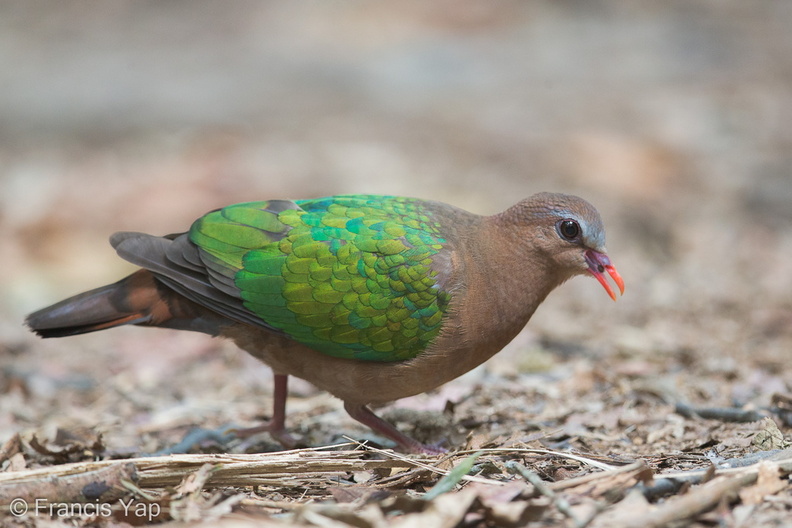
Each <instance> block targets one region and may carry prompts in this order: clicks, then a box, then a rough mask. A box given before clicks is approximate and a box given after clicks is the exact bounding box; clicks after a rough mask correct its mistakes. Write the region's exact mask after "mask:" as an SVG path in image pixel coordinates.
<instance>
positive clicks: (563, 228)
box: [556, 219, 580, 241]
mask: <svg viewBox="0 0 792 528" xmlns="http://www.w3.org/2000/svg"><path fill="white" fill-rule="evenodd" d="M556 228H557V229H558V233H559V234H560V235H561V237H562V238H564V239H566V240H569V241H572V240H575V239H576V238H577V237H579V236H580V224H578V223H577V222H576V221H574V220H570V219H566V220H561V221H560V222H558V224H557V225H556Z"/></svg>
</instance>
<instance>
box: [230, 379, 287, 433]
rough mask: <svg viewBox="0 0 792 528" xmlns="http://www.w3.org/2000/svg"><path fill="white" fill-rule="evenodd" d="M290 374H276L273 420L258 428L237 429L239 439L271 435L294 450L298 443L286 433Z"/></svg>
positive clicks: (273, 395)
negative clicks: (265, 434) (259, 434)
mask: <svg viewBox="0 0 792 528" xmlns="http://www.w3.org/2000/svg"><path fill="white" fill-rule="evenodd" d="M288 382H289V376H288V374H275V390H274V392H273V394H272V398H273V400H274V401H273V404H272V419H271V420H270V421H269V422H267V423H263V424H261V425H257V426H256V427H248V428H246V429H236V430H235V431H234V434H235V435H236V436H238V437H239V438H248V437H250V436H253V435H254V434H258V433H269V434H270V436H272V438H274V439H275V440H276V441H278V442H279V443H280V444H281V445H282V446H283V447H286V448H289V449H290V448H293V447H294V446H296V445H297V441H296V440H295V439H294V437H292V435H290V434H289V433H288V432H287V431H286V396H287V395H288V392H289V390H288Z"/></svg>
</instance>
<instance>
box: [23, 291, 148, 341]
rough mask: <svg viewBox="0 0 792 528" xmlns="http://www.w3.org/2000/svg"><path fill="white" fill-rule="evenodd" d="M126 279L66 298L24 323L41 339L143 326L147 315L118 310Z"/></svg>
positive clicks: (40, 311)
mask: <svg viewBox="0 0 792 528" xmlns="http://www.w3.org/2000/svg"><path fill="white" fill-rule="evenodd" d="M127 280H128V278H127V279H123V280H121V281H119V282H116V283H114V284H108V285H106V286H102V287H100V288H96V289H94V290H91V291H87V292H85V293H81V294H78V295H75V296H73V297H69V298H68V299H64V300H62V301H60V302H58V303H56V304H53V305H52V306H48V307H47V308H43V309H41V310H39V311H37V312H34V313H32V314H30V315H29V316H28V317H27V319H26V320H25V323H26V324H27V325H28V326H29V327H30V329H31V330H33V331H34V332H35V333H37V334H38V335H40V336H41V337H65V336H72V335H77V334H86V333H88V332H95V331H97V330H104V329H105V328H112V327H114V326H120V325H125V324H145V323H146V322H148V320H149V319H150V315H149V314H146V313H141V312H140V311H134V310H124V309H119V306H122V305H124V304H127V303H125V302H123V298H124V297H125V294H126V289H127V288H126V286H127V284H126V283H127Z"/></svg>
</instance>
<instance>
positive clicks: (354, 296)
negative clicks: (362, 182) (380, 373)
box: [190, 196, 450, 361]
mask: <svg viewBox="0 0 792 528" xmlns="http://www.w3.org/2000/svg"><path fill="white" fill-rule="evenodd" d="M272 203H273V202H251V203H245V204H237V205H232V206H229V207H226V208H224V209H221V210H218V211H214V212H212V213H209V214H208V215H206V216H204V217H202V218H201V219H199V220H198V221H196V222H195V224H194V225H193V226H192V228H191V230H190V239H191V240H192V242H193V243H195V244H196V245H197V246H198V247H199V248H200V250H201V252H202V254H203V260H204V262H206V263H208V266H209V267H211V268H212V269H213V271H215V272H219V273H221V274H224V275H226V276H227V277H229V278H232V279H233V283H234V285H235V286H236V287H237V288H238V289H239V297H240V298H241V300H242V304H243V305H244V307H245V308H246V309H247V310H249V311H250V312H252V313H253V314H255V315H256V316H258V317H259V318H261V320H262V321H263V322H264V324H265V325H266V326H271V327H274V328H276V329H278V330H281V331H283V332H284V333H286V334H288V335H289V336H291V337H292V338H293V339H295V340H296V341H299V342H301V343H303V344H305V345H307V346H309V347H311V348H313V349H315V350H318V351H320V352H322V353H325V354H328V355H331V356H336V357H344V358H355V359H361V360H368V361H398V360H404V359H409V358H413V357H415V356H417V355H418V354H420V353H421V352H422V351H423V350H425V349H426V347H427V345H428V344H429V343H430V342H431V341H432V340H433V339H434V338H435V337H436V336H437V334H438V332H439V330H440V324H441V320H442V315H443V313H444V312H445V309H446V306H447V305H448V302H449V300H450V296H449V294H448V292H446V291H444V290H442V289H441V288H440V286H439V284H438V282H437V276H436V272H435V271H434V270H433V269H432V257H433V256H434V255H436V254H437V252H438V251H439V250H440V249H442V247H443V245H444V244H445V240H444V239H443V237H442V236H441V235H440V232H439V225H438V224H437V223H435V222H433V221H432V217H431V212H430V211H428V210H426V209H425V207H424V206H423V204H422V202H421V201H419V200H414V199H409V198H397V197H388V196H334V197H330V198H322V199H316V200H300V201H296V202H295V204H296V205H297V206H299V207H298V208H287V209H285V210H283V207H272V206H271V204H272ZM281 203H282V202H281ZM270 209H271V210H270Z"/></svg>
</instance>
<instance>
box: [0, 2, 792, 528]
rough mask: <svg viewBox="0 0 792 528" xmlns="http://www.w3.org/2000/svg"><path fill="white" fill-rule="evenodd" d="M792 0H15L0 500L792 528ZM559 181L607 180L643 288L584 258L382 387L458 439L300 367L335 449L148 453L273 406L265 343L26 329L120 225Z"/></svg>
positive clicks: (185, 514)
mask: <svg viewBox="0 0 792 528" xmlns="http://www.w3.org/2000/svg"><path fill="white" fill-rule="evenodd" d="M790 6H792V4H786V3H761V4H755V5H753V4H752V5H751V6H748V5H747V4H745V3H743V2H740V1H738V0H734V1H727V2H722V1H718V2H715V1H711V2H710V1H707V2H702V3H698V4H696V5H695V6H693V5H689V3H687V2H682V1H679V2H670V3H666V4H664V5H663V6H662V7H661V6H658V5H655V3H653V2H648V1H647V2H637V3H633V4H631V6H630V7H624V6H623V5H622V4H621V3H619V2H608V1H597V2H588V1H586V2H583V1H579V2H576V1H562V2H558V1H546V2H535V3H524V2H503V3H499V4H497V5H496V4H486V5H485V4H481V3H477V2H437V3H432V4H429V5H427V4H425V3H423V2H402V3H400V5H399V7H398V8H396V7H392V6H390V7H389V6H388V5H387V4H379V3H357V2H347V3H338V4H334V7H333V8H330V7H328V6H327V5H322V6H319V5H314V4H311V3H309V2H290V3H288V4H285V3H284V4H278V3H256V2H247V3H246V2H240V3H239V4H238V5H237V7H236V8H234V9H228V8H226V7H223V8H222V9H221V8H220V7H219V4H218V5H215V4H213V3H211V2H192V3H190V4H189V5H187V4H186V3H180V2H174V3H170V4H168V5H167V6H164V5H163V6H161V5H159V4H147V3H138V2H133V1H128V2H120V3H116V4H115V5H114V6H109V5H107V6H105V5H97V6H94V7H95V9H93V10H92V11H91V12H90V13H88V14H87V13H85V12H84V10H83V9H82V8H81V9H79V10H78V9H76V7H71V8H70V7H69V6H64V7H63V8H62V9H59V10H52V9H48V8H47V9H45V8H44V6H38V7H37V6H36V5H35V4H34V3H24V4H19V5H12V4H8V5H5V6H3V7H1V8H0V11H2V16H0V24H3V31H2V33H3V34H4V35H5V36H4V38H3V39H2V40H1V41H0V54H2V56H4V57H6V59H8V60H14V61H16V62H15V64H16V65H15V66H14V67H13V68H6V69H3V71H2V73H0V78H2V84H3V86H4V87H5V88H4V90H3V91H2V93H0V115H1V116H2V119H0V138H2V141H1V142H0V162H1V163H0V254H1V255H2V259H3V274H2V276H0V353H2V358H3V363H2V370H1V371H0V441H2V442H5V446H4V447H3V448H2V450H0V460H2V470H3V472H2V473H0V499H2V501H3V503H4V504H9V505H10V504H11V501H12V500H13V499H14V498H25V499H26V500H31V499H36V498H39V499H46V500H47V501H49V502H48V504H50V505H52V504H68V505H72V506H74V505H80V504H82V505H85V504H96V505H97V507H99V505H110V506H111V507H112V508H111V511H109V512H104V511H99V512H93V513H94V514H93V515H91V514H90V512H87V510H85V508H83V510H81V511H58V510H57V508H56V509H55V510H52V511H49V510H42V511H40V512H39V514H33V513H32V512H28V513H26V514H25V515H20V516H17V517H14V516H13V515H7V516H6V517H5V518H4V519H3V521H2V522H4V523H7V524H9V525H18V526H73V525H75V524H76V525H90V526H125V525H127V524H130V525H141V524H149V523H155V522H156V523H165V525H170V526H184V525H196V524H200V523H201V522H204V523H210V524H211V525H214V526H217V525H227V526H231V525H246V524H248V523H254V522H255V523H263V522H269V523H272V524H273V525H281V524H287V523H293V524H298V525H299V524H302V525H305V526H384V525H390V524H393V525H403V526H407V525H421V526H432V525H437V526H508V525H521V524H526V523H527V524H529V525H533V526H554V525H563V526H581V525H583V524H585V523H586V522H589V523H590V525H591V526H664V525H666V524H669V523H676V525H690V526H712V525H725V526H764V525H767V526H781V525H784V524H785V523H786V522H787V521H786V520H787V519H788V518H789V515H790V509H792V491H791V490H790V486H789V481H788V475H789V473H790V472H791V471H792V465H791V464H790V462H789V460H790V459H792V455H790V454H788V453H787V452H786V451H785V449H786V446H787V442H788V440H789V438H790V434H792V420H791V419H790V414H789V408H790V406H792V368H790V367H788V366H787V363H788V362H787V361H786V360H785V358H786V357H787V354H788V353H789V350H790V349H792V324H790V322H791V321H792V297H791V296H790V292H792V274H790V273H789V262H790V261H792V234H791V232H790V231H791V230H790V229H789V227H790V225H792V213H790V211H792V207H790V206H791V205H792V179H791V177H790V174H789V171H790V169H789V167H792V155H791V154H790V153H792V148H790V147H792V135H790V128H789V127H788V123H789V122H790V119H792V100H790V98H789V96H788V94H789V93H790V89H791V88H792V68H790V65H792V61H790V57H792V37H790V34H789V31H788V27H789V23H790V22H792V9H790ZM539 191H562V192H569V193H574V194H578V195H581V196H584V197H585V198H586V199H588V200H589V201H591V202H592V203H594V204H595V205H596V206H597V208H598V209H599V210H600V212H601V213H602V216H603V220H604V223H605V226H606V229H607V236H608V250H609V254H610V256H611V257H612V259H613V262H614V263H615V265H616V266H617V268H618V269H619V271H620V273H621V274H622V276H623V277H624V280H625V283H626V292H625V295H624V296H623V297H622V298H620V299H619V301H618V302H617V303H613V302H611V301H610V299H609V298H608V297H607V295H606V294H605V293H604V292H603V291H602V289H601V287H600V286H599V285H598V284H597V283H596V282H595V281H593V280H591V279H590V278H576V279H574V280H572V281H570V282H568V283H566V284H564V285H563V286H562V287H560V288H559V289H558V290H557V291H556V292H554V293H553V294H551V296H550V297H549V298H548V300H547V301H546V302H545V303H544V304H543V305H542V306H541V307H540V308H539V310H538V311H537V313H536V314H535V316H534V317H533V319H532V320H531V321H530V323H529V324H528V326H527V327H526V329H525V330H524V331H523V332H522V333H521V334H520V335H519V336H518V337H517V338H516V339H515V340H514V341H513V342H512V343H511V344H509V345H508V346H507V348H506V349H504V350H503V351H502V352H501V353H499V354H498V355H496V356H495V357H494V358H493V359H492V360H490V361H489V362H487V363H486V364H485V365H484V366H482V367H480V368H479V369H476V370H475V371H473V372H471V373H469V374H467V375H465V376H463V377H461V378H459V379H457V380H455V381H453V382H451V383H448V384H446V385H445V386H443V387H441V388H439V389H437V390H436V391H433V392H432V393H429V394H425V395H420V396H416V397H413V398H408V399H405V400H401V401H399V402H395V403H393V404H391V405H388V406H386V407H384V408H381V409H379V410H378V412H380V413H381V415H382V416H384V417H386V418H388V419H390V420H392V421H394V422H396V423H398V425H399V427H400V428H401V429H402V430H404V431H405V432H408V433H409V434H411V435H414V436H415V437H417V438H419V439H420V440H422V441H425V442H441V443H443V445H445V446H446V447H447V448H448V449H449V455H447V456H437V457H409V458H408V459H403V458H402V457H401V455H400V454H399V453H394V452H392V451H389V448H390V447H392V446H391V445H389V444H388V443H387V441H385V440H383V439H381V438H377V437H376V436H374V435H373V434H372V433H371V432H370V431H369V430H367V429H366V428H365V427H363V426H361V425H360V424H358V423H357V422H355V421H354V420H352V419H351V418H349V417H348V416H347V415H346V414H345V412H344V411H343V408H342V404H341V402H340V401H338V400H336V399H334V398H332V397H330V396H328V395H327V394H325V393H322V392H320V391H317V390H316V389H314V388H313V387H311V386H310V385H309V384H307V383H305V382H301V381H299V380H294V382H293V383H292V384H291V386H290V398H289V402H288V413H289V414H288V418H287V424H288V427H289V428H290V430H291V431H292V432H293V433H294V435H295V436H297V437H298V438H300V439H301V440H302V443H303V444H304V445H305V446H306V447H308V448H316V449H306V450H302V451H299V452H296V453H292V454H281V453H275V452H276V451H277V450H278V449H279V446H278V445H277V444H275V443H274V442H272V441H271V440H270V439H269V438H268V437H267V436H266V435H260V436H256V437H253V438H250V439H247V440H244V441H242V440H235V439H228V438H218V437H213V438H210V437H206V438H205V439H204V440H203V441H202V442H199V443H197V444H195V445H193V446H191V448H190V452H191V453H192V454H187V455H176V454H174V455H168V456H163V457H160V458H158V459H152V458H146V457H149V455H154V454H160V455H162V453H164V452H165V450H168V449H171V450H172V448H173V447H174V446H180V445H183V443H182V440H183V439H184V438H185V435H187V434H188V433H189V432H190V431H193V430H195V429H196V428H204V429H207V430H217V431H223V430H225V428H228V427H233V426H243V427H244V426H250V425H255V424H257V423H259V422H260V421H261V420H263V419H266V418H267V417H268V416H269V413H270V409H271V402H272V400H271V386H272V380H271V374H270V372H269V370H268V368H267V367H266V366H264V365H262V364H259V363H258V362H256V361H255V360H254V359H252V358H250V357H248V356H247V355H246V354H244V353H242V352H240V351H238V350H237V349H235V348H234V346H233V345H231V344H230V343H227V342H223V341H221V340H216V339H212V338H209V337H207V336H202V335H197V334H189V333H184V332H181V333H180V332H175V331H165V330H151V329H139V328H121V329H115V330H112V331H108V332H102V333H97V334H92V335H87V336H80V337H74V338H69V339H60V340H46V341H45V340H40V339H38V338H36V337H35V336H33V335H31V334H30V333H29V332H28V331H27V330H26V329H25V328H24V326H23V320H24V316H25V314H27V313H29V312H30V311H32V310H35V309H37V308H40V307H42V306H44V305H46V304H48V303H51V302H54V301H57V300H59V299H61V298H63V297H65V296H67V295H70V294H73V293H76V292H79V291H82V290H85V289H89V288H92V287H94V286H98V285H101V284H105V283H108V282H111V281H114V280H117V279H118V278H120V277H122V276H123V275H124V274H125V273H128V272H130V271H131V270H132V269H133V268H131V267H130V266H128V265H126V264H125V263H124V262H123V261H121V260H120V259H119V258H117V257H116V256H115V254H114V252H113V250H112V248H110V246H109V245H108V244H107V242H106V241H107V238H108V236H109V235H110V234H111V233H112V232H114V231H119V230H138V231H145V232H149V233H155V234H167V233H172V232H178V231H182V230H185V229H187V228H188V227H189V224H190V222H191V221H192V220H193V219H195V218H196V217H198V216H199V215H201V214H203V213H204V212H206V211H208V210H211V209H213V208H216V207H219V206H222V205H226V204H229V203H234V202H240V201H251V200H261V199H269V198H301V197H313V196H322V195H328V194H336V193H356V192H376V193H387V194H399V195H409V196H418V197H422V198H430V199H436V200H442V201H446V202H449V203H453V204H455V205H458V206H460V207H463V208H465V209H468V210H471V211H474V212H476V213H480V214H489V213H493V212H495V211H498V210H501V209H503V208H505V207H507V206H509V205H511V204H512V203H514V202H515V201H516V200H518V199H520V198H522V197H525V196H528V195H530V194H532V193H534V192H539ZM482 317H487V314H482ZM357 442H364V443H365V447H361V446H360V445H359V444H357ZM338 444H343V446H342V447H337V448H335V449H334V450H327V449H323V447H324V446H331V445H338ZM320 448H322V449H320ZM383 450H384V451H383ZM479 451H480V452H481V453H480V454H479V455H478V458H477V460H475V461H472V460H470V459H469V458H468V457H470V456H471V455H472V454H473V453H477V452H479ZM256 453H264V454H262V455H254V454H256ZM199 454H203V455H201V456H197V455H199ZM235 457H236V458H235ZM113 460H117V461H125V460H126V461H131V462H132V463H133V464H134V471H132V469H130V468H131V466H125V465H123V464H122V463H117V464H113V463H111V462H108V461H113ZM206 462H208V463H210V464H213V465H212V466H211V468H213V469H212V470H211V471H210V469H209V468H204V469H201V468H202V467H203V466H202V465H203V464H204V463H206ZM465 464H468V467H470V468H472V469H471V471H470V476H473V477H474V478H472V479H471V478H470V477H465V479H461V477H460V473H464V469H465ZM740 465H742V466H744V467H743V468H737V469H730V468H731V467H736V466H740ZM454 467H459V468H461V469H458V470H457V471H456V472H453V471H452V474H451V476H450V477H448V478H447V479H446V480H444V481H443V483H441V484H439V486H440V488H436V487H435V486H438V481H439V480H440V479H441V477H442V473H444V472H446V473H447V472H448V471H449V470H451V469H452V468H454ZM521 468H522V470H523V472H524V473H525V472H528V473H527V474H525V475H524V474H521V473H520V471H521ZM93 471H97V472H103V473H92V472H93ZM64 472H67V473H68V475H69V476H66V475H67V473H64ZM53 475H58V476H59V480H57V479H56V480H53V479H51V478H49V477H52V476H53ZM187 475H192V476H191V477H189V478H188V479H187V480H183V479H184V478H185V477H186V476H187ZM588 475H590V476H588ZM668 475H671V477H672V478H669V477H668ZM536 476H538V477H539V479H540V480H541V482H543V483H545V485H546V486H542V484H541V483H539V484H538V485H537V483H536V481H535V477H536ZM22 477H25V478H26V479H27V480H24V481H22V480H20V479H21V478H22ZM526 477H527V479H526ZM122 480H125V481H127V482H128V483H131V484H129V485H128V486H127V487H121V484H118V483H120V482H121V481H122ZM98 481H105V482H115V483H116V484H118V487H111V488H112V489H111V490H109V491H107V490H105V491H107V492H108V493H111V492H112V493H115V494H116V495H103V494H102V493H99V491H102V490H99V491H96V486H95V485H94V486H93V487H92V486H91V484H92V483H95V482H98ZM59 482H60V484H58V483H59ZM53 483H54V484H53ZM443 486H448V489H449V490H450V491H449V492H447V493H444V494H441V495H439V496H437V497H436V498H433V499H431V500H429V501H427V500H424V499H423V498H422V497H423V494H424V493H425V492H427V491H428V490H430V489H435V490H438V489H441V488H442V487H443ZM75 490H77V491H75ZM86 490H87V491H86ZM91 490H94V495H91V493H90V492H91ZM435 492H436V491H435ZM86 493H87V495H86ZM97 493H98V495H97ZM80 494H82V495H80ZM90 497H94V500H93V502H92V501H91V500H90ZM80 500H81V501H82V502H80ZM86 501H87V502H86ZM129 501H133V502H129ZM124 505H128V508H127V509H125V508H124ZM133 505H134V506H135V507H139V508H140V510H133V509H132V506H133ZM154 505H156V506H157V508H159V509H158V510H157V511H155V507H154ZM75 508H76V506H75ZM104 513H107V515H104ZM155 513H156V515H154V514H155ZM201 519H203V521H201ZM223 523H225V524H223Z"/></svg>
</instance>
